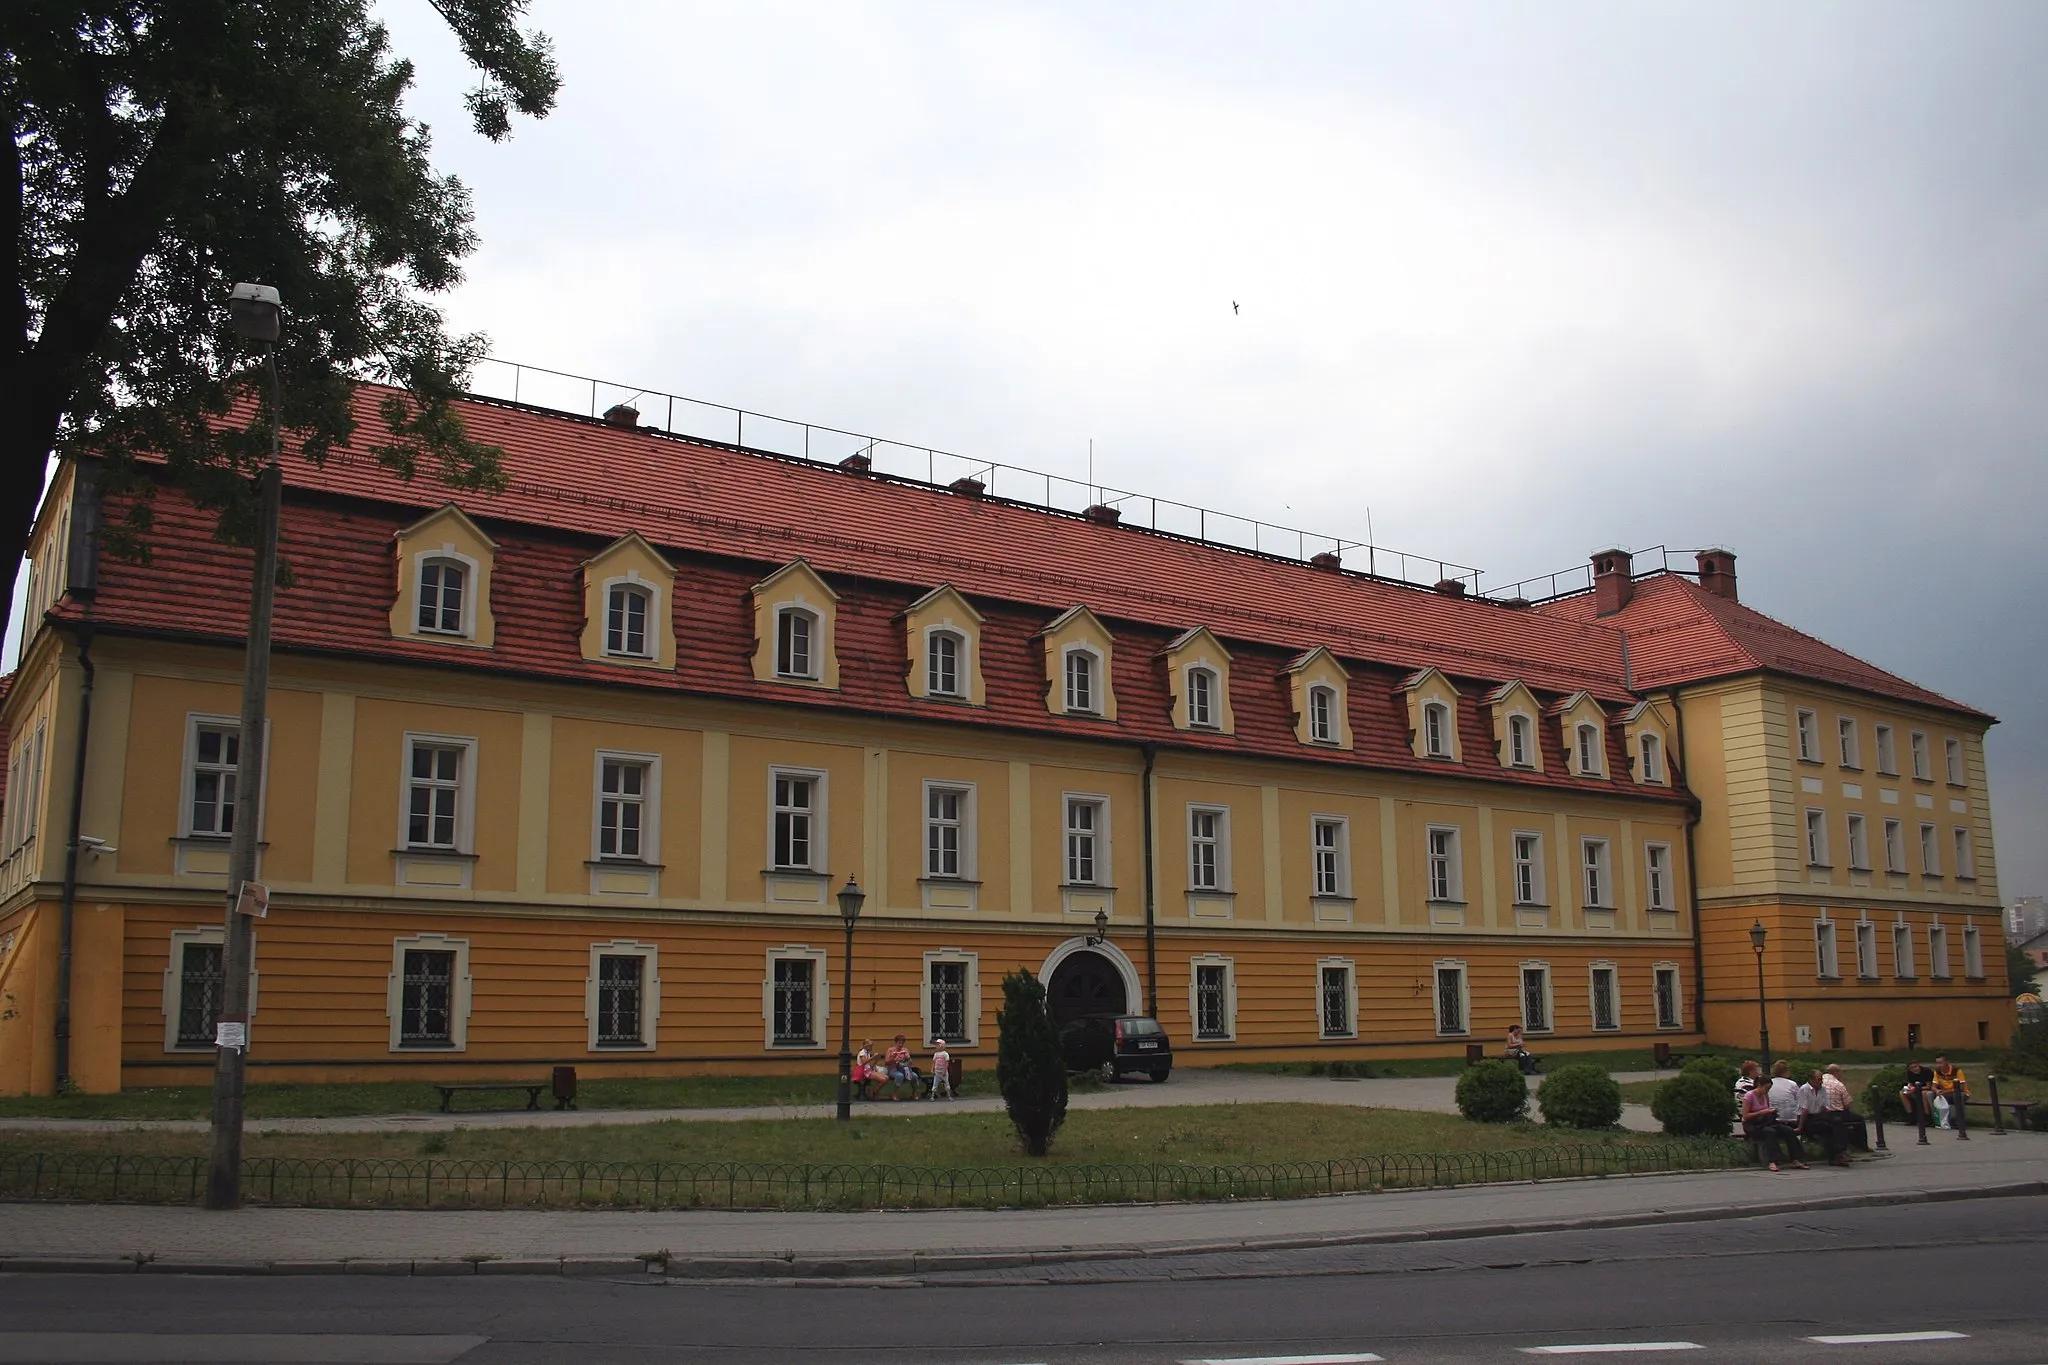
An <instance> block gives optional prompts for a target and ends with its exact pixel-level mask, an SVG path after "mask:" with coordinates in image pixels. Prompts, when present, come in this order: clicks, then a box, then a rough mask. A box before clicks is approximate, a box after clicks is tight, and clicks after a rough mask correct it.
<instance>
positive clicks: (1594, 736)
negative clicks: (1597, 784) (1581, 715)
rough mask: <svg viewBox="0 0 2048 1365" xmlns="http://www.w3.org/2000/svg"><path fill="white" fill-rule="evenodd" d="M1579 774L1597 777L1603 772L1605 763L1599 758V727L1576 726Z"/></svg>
mask: <svg viewBox="0 0 2048 1365" xmlns="http://www.w3.org/2000/svg"><path fill="white" fill-rule="evenodd" d="M1578 743H1579V776H1581V777H1598V776H1600V775H1601V774H1602V773H1603V772H1605V771H1606V770H1607V769H1606V765H1605V764H1603V763H1602V762H1601V761H1600V759H1601V753H1600V750H1601V748H1602V745H1601V743H1600V727H1599V726H1597V725H1581V726H1580V727H1579V728H1578Z"/></svg>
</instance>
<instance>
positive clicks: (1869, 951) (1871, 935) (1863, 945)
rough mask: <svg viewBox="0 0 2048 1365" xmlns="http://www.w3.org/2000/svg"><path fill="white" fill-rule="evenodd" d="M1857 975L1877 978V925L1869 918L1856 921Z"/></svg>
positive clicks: (1867, 978)
mask: <svg viewBox="0 0 2048 1365" xmlns="http://www.w3.org/2000/svg"><path fill="white" fill-rule="evenodd" d="M1856 975H1858V976H1860V977H1863V978H1864V979H1865V980H1872V981H1874V980H1876V979H1877V926H1876V925H1875V924H1872V923H1871V922H1870V921H1869V920H1867V919H1866V920H1858V921H1857V922H1856Z"/></svg>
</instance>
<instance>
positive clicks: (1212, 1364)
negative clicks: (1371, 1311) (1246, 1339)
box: [1180, 1351, 1380, 1365]
mask: <svg viewBox="0 0 2048 1365" xmlns="http://www.w3.org/2000/svg"><path fill="white" fill-rule="evenodd" d="M1378 1359H1380V1357H1379V1356H1376V1355H1374V1354H1373V1353H1372V1352H1370V1351H1357V1352H1353V1353H1352V1354H1350V1355H1335V1356H1222V1357H1219V1358H1217V1359H1214V1360H1183V1361H1182V1362H1181V1363H1180V1365H1367V1363H1368V1362H1370V1361H1375V1360H1378Z"/></svg>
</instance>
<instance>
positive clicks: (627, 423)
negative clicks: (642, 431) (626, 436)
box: [604, 403, 640, 431]
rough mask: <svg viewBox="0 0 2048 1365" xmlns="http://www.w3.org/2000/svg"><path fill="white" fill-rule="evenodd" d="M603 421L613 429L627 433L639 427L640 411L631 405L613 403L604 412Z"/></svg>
mask: <svg viewBox="0 0 2048 1365" xmlns="http://www.w3.org/2000/svg"><path fill="white" fill-rule="evenodd" d="M604 420H605V421H606V422H607V423H609V424H610V425H612V426H615V427H625V428H626V429H627V430H628V431H630V430H632V429H633V428H634V427H637V426H639V425H640V409H638V408H636V407H634V406H633V405H632V404H631V403H614V404H612V406H610V407H608V408H606V409H605V410H604Z"/></svg>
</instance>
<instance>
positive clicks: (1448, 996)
mask: <svg viewBox="0 0 2048 1365" xmlns="http://www.w3.org/2000/svg"><path fill="white" fill-rule="evenodd" d="M1436 1031H1437V1032H1438V1033H1463V1032H1465V972H1464V969H1463V968H1461V967H1439V968H1437V969H1436Z"/></svg>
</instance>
